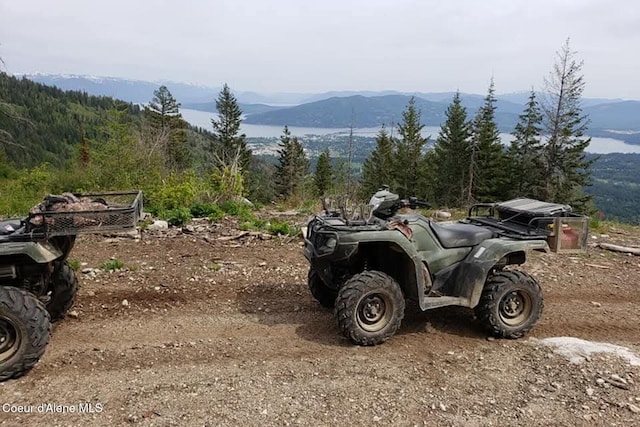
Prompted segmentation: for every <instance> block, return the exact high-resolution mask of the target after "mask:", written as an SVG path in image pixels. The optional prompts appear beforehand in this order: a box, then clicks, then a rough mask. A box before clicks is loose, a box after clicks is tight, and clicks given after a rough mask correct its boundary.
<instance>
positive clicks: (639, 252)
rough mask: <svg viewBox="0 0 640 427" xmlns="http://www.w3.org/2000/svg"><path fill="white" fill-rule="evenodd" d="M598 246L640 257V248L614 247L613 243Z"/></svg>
mask: <svg viewBox="0 0 640 427" xmlns="http://www.w3.org/2000/svg"><path fill="white" fill-rule="evenodd" d="M598 246H600V247H601V248H602V249H606V250H608V251H613V252H622V253H625V254H633V255H637V256H640V248H631V247H628V246H620V245H614V244H612V243H598Z"/></svg>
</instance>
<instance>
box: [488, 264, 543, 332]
mask: <svg viewBox="0 0 640 427" xmlns="http://www.w3.org/2000/svg"><path fill="white" fill-rule="evenodd" d="M543 307H544V299H543V297H542V289H540V285H539V284H538V282H536V280H535V279H534V278H533V277H531V276H530V275H528V274H527V273H524V272H522V271H517V270H504V271H501V272H499V273H497V274H494V275H493V276H490V277H489V278H488V280H487V282H486V283H485V285H484V290H483V291H482V296H481V297H480V303H479V304H478V305H477V306H476V308H475V313H476V317H477V318H478V319H479V320H480V322H482V324H483V325H484V326H485V328H486V329H487V330H488V331H489V333H490V334H492V335H494V336H496V337H498V338H512V339H514V338H522V337H523V336H524V335H525V334H526V333H527V332H528V331H529V330H530V329H531V328H532V327H533V325H535V324H536V322H537V321H538V319H539V318H540V315H541V314H542V309H543Z"/></svg>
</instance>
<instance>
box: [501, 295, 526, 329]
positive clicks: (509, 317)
mask: <svg viewBox="0 0 640 427" xmlns="http://www.w3.org/2000/svg"><path fill="white" fill-rule="evenodd" d="M532 305H533V304H532V302H531V296H530V295H529V294H528V293H527V292H523V291H520V290H517V291H511V292H509V293H508V294H506V295H505V296H504V297H502V299H501V300H500V313H499V315H500V319H501V320H502V321H503V322H504V323H505V324H506V325H508V326H518V325H521V324H523V323H524V322H526V321H527V319H529V316H531V312H532V309H533V307H532Z"/></svg>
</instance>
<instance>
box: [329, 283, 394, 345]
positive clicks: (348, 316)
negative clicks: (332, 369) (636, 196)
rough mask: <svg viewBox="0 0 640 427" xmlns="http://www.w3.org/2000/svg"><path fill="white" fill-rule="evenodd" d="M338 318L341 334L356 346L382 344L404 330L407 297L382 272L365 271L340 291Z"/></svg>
mask: <svg viewBox="0 0 640 427" xmlns="http://www.w3.org/2000/svg"><path fill="white" fill-rule="evenodd" d="M336 316H337V318H338V326H339V328H340V331H341V332H342V334H343V335H344V336H345V337H347V338H348V339H350V340H351V342H353V343H354V344H358V345H376V344H381V343H383V342H385V341H386V340H388V339H389V338H390V337H392V336H393V335H394V334H395V333H396V331H397V330H398V328H399V327H400V323H401V322H402V318H403V317H404V295H403V294H402V290H401V289H400V285H398V282H396V281H395V279H394V278H393V277H391V276H389V275H388V274H385V273H382V272H380V271H364V272H362V273H360V274H356V275H355V276H353V277H351V278H350V279H349V280H347V281H346V282H345V284H344V285H343V286H342V287H341V288H340V291H339V292H338V298H337V300H336Z"/></svg>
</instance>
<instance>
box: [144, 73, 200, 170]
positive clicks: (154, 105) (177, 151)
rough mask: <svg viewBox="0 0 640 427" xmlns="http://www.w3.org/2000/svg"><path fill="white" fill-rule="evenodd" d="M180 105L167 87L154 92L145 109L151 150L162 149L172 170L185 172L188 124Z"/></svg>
mask: <svg viewBox="0 0 640 427" xmlns="http://www.w3.org/2000/svg"><path fill="white" fill-rule="evenodd" d="M179 109H180V103H178V101H177V100H176V99H175V98H174V97H173V95H172V94H171V92H170V91H169V89H168V88H167V87H166V86H164V85H163V86H160V87H159V88H158V89H156V90H155V91H154V92H153V99H152V100H151V102H150V103H149V105H147V106H146V107H145V109H144V115H145V117H146V119H147V121H148V124H149V125H150V137H151V150H152V151H153V150H156V149H158V148H159V149H160V150H161V151H162V155H163V156H164V158H165V163H166V166H167V168H168V169H170V170H183V169H185V168H186V167H188V166H189V160H190V156H189V147H188V146H187V134H186V128H187V123H186V122H185V121H184V120H183V119H182V115H181V114H180V110H179Z"/></svg>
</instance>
